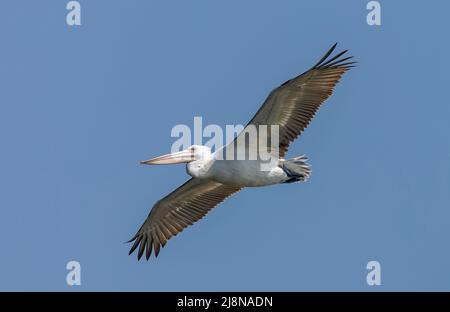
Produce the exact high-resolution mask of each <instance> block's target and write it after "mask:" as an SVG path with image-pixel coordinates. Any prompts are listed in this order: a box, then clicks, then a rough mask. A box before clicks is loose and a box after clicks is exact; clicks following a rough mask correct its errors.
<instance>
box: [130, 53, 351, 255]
mask: <svg viewBox="0 0 450 312" xmlns="http://www.w3.org/2000/svg"><path fill="white" fill-rule="evenodd" d="M336 45H337V44H334V45H333V46H332V47H331V49H330V50H329V51H328V52H327V53H326V54H325V55H324V56H323V57H322V58H321V59H320V60H319V62H317V64H315V65H314V66H313V67H312V68H311V69H309V70H307V71H306V72H304V73H303V74H301V75H299V76H297V77H295V78H293V79H290V80H288V81H286V82H285V83H283V84H282V85H281V86H279V87H277V88H275V89H274V90H273V91H272V92H271V93H270V94H269V96H268V97H267V99H266V100H265V102H264V104H263V105H262V106H261V108H260V109H259V110H258V112H257V113H256V114H255V116H254V117H253V118H252V119H251V120H250V122H249V123H248V124H247V125H246V127H245V128H244V130H243V131H242V132H241V133H240V134H239V135H238V136H237V137H236V138H235V140H234V141H233V142H231V143H229V144H228V145H226V146H225V147H223V148H221V149H219V150H218V151H215V152H214V153H213V152H211V150H210V148H209V147H207V146H201V145H192V146H190V147H189V148H187V149H185V150H183V151H180V152H175V153H172V154H167V155H163V156H159V157H156V158H152V159H149V160H145V161H142V162H141V163H142V164H147V165H162V164H176V163H186V168H187V172H188V173H189V175H190V176H191V177H192V178H191V179H190V180H188V181H187V182H185V183H184V184H183V185H181V186H180V187H179V188H177V189H176V190H174V191H173V192H172V193H170V194H169V195H167V196H166V197H164V198H162V199H160V200H159V201H158V202H156V204H155V205H154V206H153V208H152V210H151V211H150V213H149V215H148V217H147V219H146V220H145V222H144V224H143V225H142V226H141V227H140V229H139V230H138V232H137V233H136V235H135V236H134V237H133V238H132V239H131V240H130V241H128V242H129V243H131V242H134V243H133V245H132V247H131V249H130V252H129V254H132V253H133V252H134V251H135V250H136V249H138V252H137V257H138V260H140V259H141V257H142V256H143V255H144V253H145V257H146V259H147V260H148V259H149V258H150V256H151V254H152V251H154V255H155V257H157V256H158V254H159V252H160V249H161V247H164V246H165V245H166V243H167V241H168V240H169V239H170V238H172V237H173V236H175V235H177V234H178V233H180V232H181V231H183V230H184V229H185V228H186V227H188V226H189V225H192V224H193V223H194V222H196V221H198V220H199V219H201V218H202V217H203V216H205V215H206V214H207V213H208V212H209V211H210V210H211V209H212V208H214V207H215V206H217V205H218V204H219V203H221V202H222V201H224V200H225V199H226V198H227V197H229V196H231V195H232V194H234V193H236V192H238V191H239V190H241V189H242V188H244V187H256V186H266V185H272V184H279V183H292V182H304V181H306V180H307V179H308V178H309V175H310V173H311V169H310V167H309V165H308V163H307V162H306V161H307V158H306V157H305V156H304V155H303V156H298V157H294V158H291V159H287V160H285V159H284V155H285V154H286V152H287V151H288V148H289V144H290V143H291V142H292V141H294V140H295V139H296V138H297V137H298V136H299V135H300V134H301V133H302V132H303V130H304V129H305V128H306V127H307V126H308V124H309V122H310V121H311V119H312V118H313V117H314V115H315V113H316V111H317V110H318V108H319V107H320V105H321V104H322V103H323V102H324V101H325V100H326V99H327V98H328V97H330V95H331V94H332V93H333V90H334V87H335V86H336V84H337V83H338V82H339V80H340V78H341V77H342V75H343V74H344V73H345V72H346V71H348V70H349V69H350V68H351V67H354V64H355V63H356V62H353V61H351V60H350V59H351V58H352V56H346V55H345V54H346V53H347V52H348V50H345V51H342V52H340V53H337V54H336V55H334V56H331V55H332V53H333V51H334V50H335V48H336ZM262 125H266V126H267V127H269V126H270V127H274V128H276V129H277V130H278V132H277V133H276V135H277V137H276V138H275V137H274V135H273V134H272V132H271V133H270V134H266V136H267V137H268V139H267V142H266V146H262V145H261V142H259V144H256V143H253V144H252V143H251V142H249V141H250V139H246V138H247V134H248V131H246V130H248V129H250V128H252V127H253V129H256V131H257V132H258V134H259V132H261V131H262V130H261V129H262V128H261V127H260V126H262ZM269 141H270V143H268V142H269ZM273 142H275V143H273ZM263 148H266V150H267V151H269V150H270V152H269V154H270V155H276V158H275V161H270V162H269V163H267V159H264V160H263V159H262V158H261V157H260V156H259V155H260V154H259V153H256V154H257V155H258V156H257V157H256V158H252V159H250V157H249V156H248V155H249V154H251V152H252V151H253V152H255V151H258V152H259V151H261V150H262V149H263ZM224 154H226V155H231V156H234V157H228V158H225V159H224V157H223V155H224ZM239 156H241V157H239ZM229 158H231V159H229ZM263 164H265V165H266V166H265V167H263Z"/></svg>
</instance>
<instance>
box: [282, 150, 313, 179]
mask: <svg viewBox="0 0 450 312" xmlns="http://www.w3.org/2000/svg"><path fill="white" fill-rule="evenodd" d="M307 161H308V158H307V157H306V156H305V155H302V156H298V157H294V158H291V159H288V160H283V161H281V162H280V167H281V169H283V170H284V172H285V173H286V175H287V179H286V181H284V183H293V182H305V181H306V180H308V178H309V176H310V175H311V166H310V165H309V164H308V163H307Z"/></svg>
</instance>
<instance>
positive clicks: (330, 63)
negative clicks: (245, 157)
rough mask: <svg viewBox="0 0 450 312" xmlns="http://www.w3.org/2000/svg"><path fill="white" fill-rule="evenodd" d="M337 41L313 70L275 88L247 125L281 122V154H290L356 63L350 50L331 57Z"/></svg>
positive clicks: (281, 155) (282, 155) (268, 124)
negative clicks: (290, 147)
mask: <svg viewBox="0 0 450 312" xmlns="http://www.w3.org/2000/svg"><path fill="white" fill-rule="evenodd" d="M336 45H337V43H336V44H334V45H333V46H332V47H331V49H330V50H329V51H328V52H327V53H326V54H325V55H324V56H323V57H322V58H321V59H320V61H319V62H317V64H316V65H314V66H313V67H312V68H311V69H310V70H308V71H306V72H305V73H303V74H301V75H300V76H297V77H295V78H293V79H291V80H288V81H286V82H285V83H283V84H282V85H281V86H279V87H278V88H276V89H274V90H273V91H272V92H271V93H270V94H269V96H268V97H267V99H266V100H265V102H264V104H263V105H262V106H261V108H260V109H259V110H258V112H257V113H256V114H255V116H254V117H253V118H252V120H251V121H250V122H249V123H248V124H247V126H246V127H248V126H249V125H255V126H256V128H257V129H258V126H259V125H267V126H270V125H278V126H279V157H280V158H282V157H284V155H285V154H286V152H287V150H288V148H289V144H290V143H291V142H292V141H294V140H295V139H296V138H297V137H298V136H299V135H300V134H301V133H302V132H303V130H304V129H305V128H306V127H307V126H308V124H309V122H310V121H311V119H312V118H313V117H314V115H315V113H316V111H317V110H318V108H319V107H320V105H321V104H322V103H323V102H324V101H325V100H326V99H327V98H328V97H330V95H331V94H332V93H333V90H334V87H335V86H336V84H337V83H338V82H339V80H340V78H341V77H342V75H343V74H344V73H345V72H346V71H348V70H349V69H350V68H351V67H354V64H355V63H356V62H351V61H349V60H350V59H351V58H352V56H348V57H344V55H345V53H347V51H348V50H345V51H343V52H340V53H338V54H336V55H335V56H332V57H330V55H331V54H332V53H333V51H334V49H335V48H336ZM244 131H245V129H244ZM244 131H243V132H242V133H244ZM238 137H239V136H238ZM268 137H270V133H268ZM236 141H237V139H236V140H235V141H234V142H236ZM243 142H245V140H244V141H243ZM234 144H236V143H234Z"/></svg>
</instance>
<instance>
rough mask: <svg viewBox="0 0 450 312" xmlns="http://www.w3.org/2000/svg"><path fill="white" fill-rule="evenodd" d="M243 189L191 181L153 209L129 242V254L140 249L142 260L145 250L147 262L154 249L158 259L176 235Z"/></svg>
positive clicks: (139, 254) (211, 182) (216, 183)
mask: <svg viewBox="0 0 450 312" xmlns="http://www.w3.org/2000/svg"><path fill="white" fill-rule="evenodd" d="M239 190H240V188H237V187H232V186H227V185H224V184H221V183H218V182H214V181H210V180H203V179H195V178H193V179H190V180H189V181H187V182H186V183H184V184H183V185H182V186H180V187H179V188H177V189H176V190H175V191H173V192H172V193H170V194H169V195H167V196H166V197H164V198H162V199H161V200H159V201H158V202H157V203H156V204H155V205H154V206H153V208H152V210H151V211H150V214H149V215H148V217H147V219H146V220H145V222H144V224H143V225H142V226H141V228H140V229H139V231H138V232H137V233H136V235H135V236H134V237H133V238H132V239H131V240H130V241H129V242H133V241H134V244H133V246H132V247H131V249H130V253H129V254H132V253H133V252H134V251H135V249H137V248H138V247H139V249H138V260H139V259H141V257H142V255H143V254H144V251H145V256H146V258H147V260H148V259H149V258H150V255H151V253H152V250H154V253H155V257H157V256H158V254H159V251H160V247H161V246H162V247H164V245H165V244H166V243H167V241H168V240H169V239H170V238H171V237H172V236H175V235H177V234H178V233H180V232H181V231H183V230H184V229H185V228H186V227H188V226H189V225H192V224H193V223H194V222H196V221H197V220H199V219H201V218H202V217H203V216H205V215H206V214H207V213H208V212H209V211H210V210H211V209H212V208H214V207H215V206H217V205H218V204H219V203H221V202H222V201H224V200H225V199H226V198H227V197H228V196H230V195H232V194H233V193H235V192H237V191H239Z"/></svg>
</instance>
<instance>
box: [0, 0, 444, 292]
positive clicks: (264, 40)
mask: <svg viewBox="0 0 450 312" xmlns="http://www.w3.org/2000/svg"><path fill="white" fill-rule="evenodd" d="M67 2H68V1H61V0H60V1H17V0H15V1H12V0H9V1H3V3H2V10H1V11H0V38H1V40H2V44H1V49H0V57H1V71H0V85H1V86H2V88H1V89H2V91H1V92H0V142H1V146H2V148H1V153H0V173H1V174H0V189H1V194H2V196H0V206H1V210H0V243H1V246H2V252H1V256H2V257H1V258H2V261H1V266H0V290H44V291H46V290H62V291H79V290H178V291H187V290H213V291H216V290H255V291H262V290H277V291H278V290H289V291H292V290H363V291H377V290H450V266H449V263H450V251H449V248H448V238H449V237H450V192H449V190H450V145H449V134H450V123H449V116H450V106H449V105H448V95H447V91H448V71H449V69H450V68H449V65H448V64H449V63H448V55H449V50H450V45H449V44H448V40H445V38H446V37H447V32H446V30H447V29H448V25H447V20H448V16H447V15H448V12H449V10H450V5H449V4H448V3H447V2H444V1H440V2H439V4H437V3H433V4H432V5H431V4H428V3H426V2H421V3H418V2H413V1H380V2H381V6H382V25H381V26H368V25H367V23H366V14H367V12H368V11H367V10H366V4H367V2H368V1H357V0H353V1H345V2H344V1H331V0H330V1H286V0H284V1H257V0H252V1H237V0H233V1H207V0H195V1H173V0H172V1H106V0H102V1H100V0H97V1H86V0H84V1H83V0H81V1H80V3H81V12H82V17H81V21H82V25H81V26H79V27H77V26H74V27H69V26H68V25H67V24H66V13H67V11H66V9H65V6H66V3H67ZM334 42H339V47H340V48H341V49H350V50H351V54H353V55H354V56H355V57H356V59H357V60H358V61H359V62H360V64H359V67H357V68H355V69H352V70H351V71H350V72H349V73H348V74H347V75H346V76H345V77H344V79H343V80H342V82H341V83H340V84H339V85H338V87H337V90H336V92H335V94H334V95H333V97H332V98H331V99H330V100H329V101H328V102H327V103H326V104H325V105H324V106H323V107H322V109H321V110H320V111H319V113H318V114H317V115H316V117H315V119H314V120H313V122H312V123H311V125H310V126H309V127H308V129H307V131H305V133H304V134H303V135H302V136H301V137H300V139H299V140H297V141H296V142H295V143H294V144H293V145H292V146H291V148H290V151H289V154H288V156H297V155H300V154H303V153H305V154H307V155H308V156H309V158H310V163H311V164H312V166H313V174H312V178H311V179H310V181H309V182H308V183H306V184H291V185H278V186H273V187H268V188H258V189H246V190H244V191H242V192H240V193H239V194H237V195H236V196H234V197H232V198H230V199H229V200H227V201H226V202H225V203H223V204H222V205H220V206H219V207H218V208H216V209H215V210H213V211H212V212H211V213H210V214H209V215H208V216H207V217H206V218H204V219H203V220H201V221H200V222H198V223H197V224H196V225H195V226H193V227H191V228H189V229H187V230H185V231H184V232H183V233H182V234H181V235H179V236H177V237H176V238H175V239H173V240H171V241H170V242H169V243H168V245H167V246H166V248H164V249H163V250H162V252H161V254H160V256H159V257H158V258H157V259H156V260H152V261H150V262H145V261H144V262H142V261H141V262H137V261H136V258H135V255H133V256H132V257H130V256H128V250H129V247H130V246H129V245H127V244H124V243H123V242H124V241H126V240H128V239H129V238H130V237H131V236H132V235H134V233H135V232H136V230H137V229H138V228H139V226H140V225H141V223H142V222H143V221H144V219H145V218H146V216H147V214H148V211H149V209H150V208H151V206H152V205H153V203H154V202H155V201H157V200H158V199H159V198H161V197H162V196H164V195H165V194H167V193H168V192H170V191H171V190H172V189H174V188H176V187H177V186H178V185H180V184H181V183H183V182H184V181H185V180H186V179H187V178H188V176H187V175H186V173H185V170H184V168H183V166H173V167H169V166H160V167H144V166H140V165H139V164H138V161H139V160H141V159H145V158H148V157H152V156H155V155H159V154H163V153H166V152H168V151H169V150H170V146H171V144H172V143H173V141H174V139H173V138H171V137H170V131H171V129H172V127H173V126H174V125H176V124H187V125H192V124H193V118H194V116H202V117H203V121H204V123H205V124H218V125H222V126H225V125H226V124H238V123H245V122H247V121H248V120H249V118H250V117H251V116H252V115H253V114H254V112H255V111H256V110H257V109H258V108H259V106H260V105H261V103H262V102H263V100H264V99H265V97H266V96H267V94H268V92H269V91H270V90H271V89H272V88H274V87H276V86H277V85H279V84H280V83H282V82H284V81H285V80H287V79H289V78H291V77H293V76H295V75H297V74H299V73H301V72H303V71H304V70H306V69H307V68H309V67H310V66H311V65H313V64H314V62H316V61H317V60H318V59H319V58H320V57H321V56H322V54H323V53H325V52H326V50H327V49H328V48H329V47H330V46H331V45H332V44H333V43H334ZM70 260H76V261H79V262H80V264H81V270H82V277H81V279H82V285H81V286H72V287H70V286H68V285H67V284H66V274H67V270H66V263H67V262H68V261H70ZM370 260H376V261H379V262H380V264H381V268H382V285H381V286H372V287H370V286H368V285H367V283H366V274H367V273H368V271H367V270H366V264H367V263H368V262H369V261H370Z"/></svg>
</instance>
